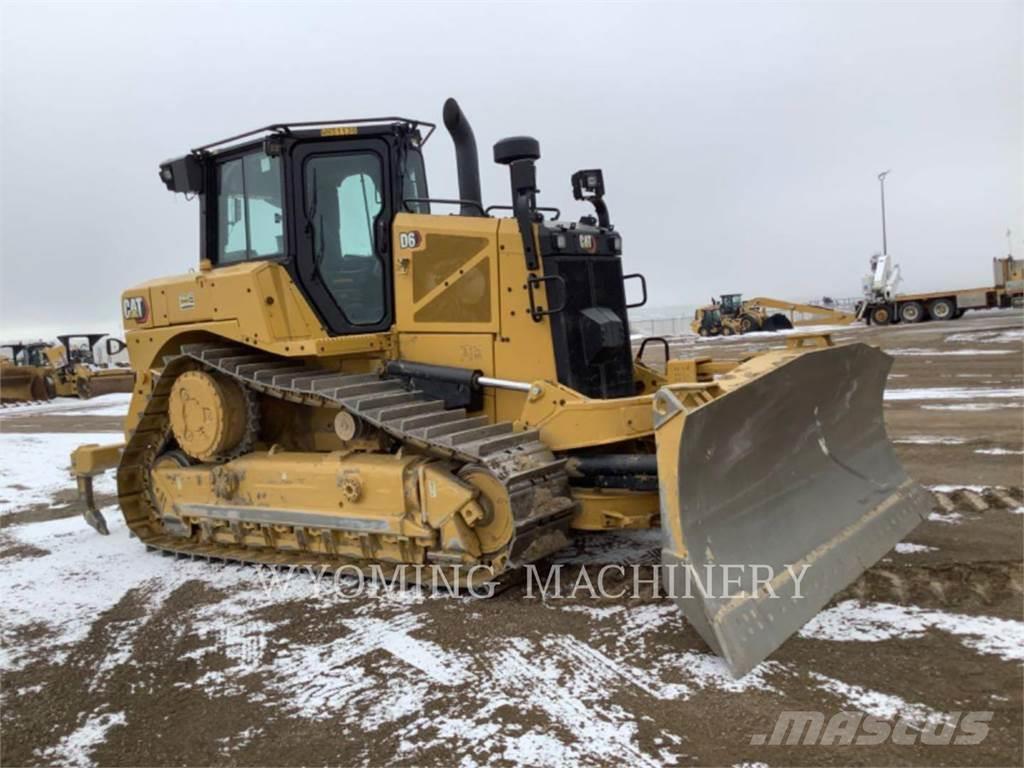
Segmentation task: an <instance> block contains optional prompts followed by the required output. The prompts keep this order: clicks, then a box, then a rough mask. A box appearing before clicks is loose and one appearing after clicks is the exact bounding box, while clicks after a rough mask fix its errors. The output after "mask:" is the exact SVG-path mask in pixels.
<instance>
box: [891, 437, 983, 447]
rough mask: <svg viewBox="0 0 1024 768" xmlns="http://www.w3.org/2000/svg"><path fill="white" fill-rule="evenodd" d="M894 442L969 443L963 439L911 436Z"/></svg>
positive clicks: (920, 443)
mask: <svg viewBox="0 0 1024 768" xmlns="http://www.w3.org/2000/svg"><path fill="white" fill-rule="evenodd" d="M893 442H894V443H897V444H900V445H903V444H906V445H963V444H964V443H966V442H967V441H966V440H964V439H963V438H962V437H943V436H941V435H910V436H909V437H897V438H893Z"/></svg>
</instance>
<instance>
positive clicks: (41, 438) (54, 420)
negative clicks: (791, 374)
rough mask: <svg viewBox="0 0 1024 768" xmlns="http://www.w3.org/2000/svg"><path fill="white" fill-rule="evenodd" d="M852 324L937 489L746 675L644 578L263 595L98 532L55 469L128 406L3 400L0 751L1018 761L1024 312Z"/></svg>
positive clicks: (266, 758)
mask: <svg viewBox="0 0 1024 768" xmlns="http://www.w3.org/2000/svg"><path fill="white" fill-rule="evenodd" d="M836 338H837V340H839V341H844V340H856V341H864V342H868V343H872V344H878V345H880V346H882V347H883V348H885V349H887V350H888V351H889V352H890V353H892V354H893V355H894V358H895V364H894V366H893V369H892V374H891V377H890V380H889V388H888V390H887V395H886V403H885V415H886V423H887V427H888V430H889V434H890V437H891V438H892V439H893V440H894V442H895V443H896V448H897V452H898V454H899V457H900V459H901V461H902V462H903V464H904V466H905V467H906V469H907V470H908V472H909V473H910V474H911V476H913V477H914V478H915V479H916V480H917V481H919V482H920V483H922V484H923V485H925V486H928V487H929V488H930V489H931V490H932V491H933V493H934V494H935V507H934V509H935V512H934V514H933V515H932V517H931V518H930V519H929V520H928V521H926V522H924V523H922V524H921V525H920V526H919V527H918V528H917V529H916V530H914V531H913V532H912V533H911V534H910V535H909V536H908V537H907V539H906V540H905V542H904V543H903V544H901V546H900V547H899V548H897V549H895V550H893V551H892V552H890V553H889V555H888V556H886V557H885V558H884V559H883V560H882V561H881V562H879V563H878V564H877V565H875V566H874V567H873V568H871V569H870V570H869V571H868V572H867V573H866V574H865V575H864V576H863V577H861V579H859V580H858V581H857V582H856V583H855V584H854V585H852V586H851V587H850V588H849V589H847V590H846V591H845V592H844V593H843V594H841V595H839V596H837V597H836V598H835V600H833V602H832V603H831V604H830V606H829V607H827V608H826V610H825V611H824V612H823V613H822V614H821V615H820V616H819V617H818V619H816V620H815V621H813V622H812V623H811V624H810V625H808V627H806V628H805V629H804V630H803V631H802V632H801V633H800V634H798V635H797V636H794V637H793V638H791V639H790V640H789V641H788V642H787V643H785V644H784V645H783V646H782V648H780V649H779V650H778V651H777V652H776V653H775V654H773V655H772V657H771V658H770V659H769V660H768V661H767V662H764V663H762V664H761V665H760V666H758V667H757V668H756V669H755V670H754V671H753V672H751V673H750V674H748V675H747V676H746V677H744V678H742V679H741V680H733V679H732V678H731V677H730V676H729V674H728V672H727V671H726V670H725V668H724V666H723V665H722V664H721V662H720V661H719V660H718V659H717V658H716V657H714V656H713V655H712V654H711V653H710V652H709V651H708V649H707V647H706V646H705V645H704V643H703V642H702V640H701V639H700V638H699V636H698V635H697V633H696V632H695V631H694V630H693V628H692V627H690V626H688V625H687V623H686V622H685V620H684V619H683V618H682V616H681V614H680V613H679V612H678V610H677V608H676V607H675V605H674V604H673V603H672V601H671V600H670V599H668V598H666V597H661V596H659V595H656V594H654V590H653V589H652V588H651V587H650V585H649V584H648V585H647V586H646V587H645V588H644V591H643V592H642V596H641V597H639V598H635V599H634V598H630V599H618V600H613V599H602V600H591V599H589V598H579V599H563V600H548V601H546V602H545V601H542V600H540V599H537V598H536V597H533V598H530V597H528V596H527V594H526V591H527V590H526V584H523V583H520V584H517V585H514V586H512V587H511V588H509V589H507V590H505V591H504V592H501V593H500V594H499V595H497V596H496V597H493V598H491V599H487V600H475V599H471V598H466V597H463V598H445V597H435V596H431V595H427V594H423V593H418V592H417V593H413V592H404V593H397V594H386V593H383V592H380V591H379V590H378V591H377V592H375V593H373V594H370V595H362V596H358V597H349V596H346V595H342V594H336V593H329V592H330V590H322V591H321V593H320V594H317V589H318V588H317V586H316V585H314V584H313V583H312V582H311V581H308V580H297V581H293V582H291V583H289V584H287V585H286V587H285V588H280V587H281V585H278V587H279V588H278V589H276V590H272V591H270V592H268V590H267V589H265V588H264V587H265V584H264V583H263V582H262V581H261V580H260V578H259V576H260V574H258V573H257V571H256V569H254V568H244V567H238V566H232V565H218V564H210V563H206V562H191V561H188V560H177V559H174V558H170V557H161V556H160V555H157V554H155V553H149V552H146V551H145V549H144V547H142V546H141V545H140V544H139V543H138V542H137V541H134V540H130V539H129V536H128V533H127V530H126V529H125V527H124V525H123V523H120V522H119V521H118V520H117V514H116V513H115V511H114V509H113V508H108V513H107V516H108V519H109V520H111V528H112V535H111V536H109V537H99V536H97V535H96V534H94V533H93V532H92V531H91V530H90V529H88V528H87V527H86V526H85V525H84V523H82V522H81V520H80V518H78V517H77V515H78V513H79V512H80V508H79V507H78V505H77V502H76V501H75V500H74V492H73V488H72V487H71V483H70V481H69V480H67V478H66V477H65V476H64V475H63V474H61V473H62V472H63V467H64V466H65V465H66V455H67V454H66V450H65V449H66V446H67V445H70V444H73V442H74V441H75V440H76V439H79V440H80V439H82V437H84V436H88V441H89V442H95V441H97V440H96V438H97V436H102V433H106V432H113V431H114V430H116V429H118V428H119V424H120V419H119V417H118V416H117V415H116V413H117V408H118V403H117V402H115V403H114V405H110V404H109V403H110V401H109V400H107V399H103V400H98V401H95V403H83V404H68V403H64V404H61V405H60V406H59V407H44V408H38V409H33V408H27V409H23V410H18V409H9V410H6V411H3V412H0V441H2V442H0V446H2V448H3V451H2V454H0V515H2V517H0V526H2V528H0V585H2V586H3V592H2V594H3V598H2V609H0V618H2V630H3V635H2V639H3V654H2V657H0V670H2V697H0V704H2V713H0V763H2V764H3V765H53V764H59V765H90V764H99V765H147V766H148V765H300V764H339V765H380V764H407V765H444V766H448V765H462V766H469V765H477V764H485V763H486V764H498V765H562V764H567V763H568V764H584V765H618V764H623V763H625V764H628V765H652V766H653V765H666V764H668V765H697V764H699V765H710V764H714V765H741V764H763V765H771V766H775V765H847V764H857V765H991V766H997V765H999V766H1001V765H1020V764H1021V763H1022V761H1024V753H1022V731H1024V719H1022V706H1024V701H1022V689H1024V677H1022V664H1021V662H1022V660H1024V652H1022V648H1024V615H1022V596H1024V587H1022V583H1024V577H1022V571H1021V563H1022V558H1024V553H1022V533H1024V528H1022V526H1024V514H1022V513H1024V498H1022V493H1024V488H1022V486H1024V478H1022V465H1024V421H1022V419H1024V315H1022V313H1021V312H1020V311H1001V312H986V313H978V314H969V315H967V316H965V317H964V318H962V319H959V320H956V321H952V322H947V323H926V324H921V325H916V326H907V327H891V328H855V329H850V330H843V331H839V332H837V333H836ZM781 343H782V340H781V338H780V337H778V336H765V335H760V334H758V335H756V336H753V337H743V338H732V339H716V340H711V341H705V340H698V339H697V338H696V337H689V338H686V339H681V340H679V341H676V342H674V343H673V350H672V351H673V355H676V356H693V355H702V354H714V355H715V356H724V357H732V358H736V357H741V356H743V355H744V354H749V352H750V351H753V350H755V349H762V348H765V347H769V346H772V345H779V344H781ZM650 354H651V355H654V354H655V353H654V352H653V350H652V351H651V352H650ZM121 407H123V404H121ZM80 436H82V437H80ZM107 437H108V439H109V440H110V441H114V440H116V439H117V435H114V434H111V435H108V436H107ZM61 462H65V464H61ZM62 478H63V479H62ZM98 490H99V492H100V499H101V502H105V503H106V504H113V503H114V498H113V495H112V494H113V485H112V484H111V483H109V481H107V484H106V485H101V486H100V488H99V489H98ZM658 546H659V538H658V532H657V531H648V532H638V533H632V534H603V535H587V536H579V537H577V538H576V540H575V541H574V542H573V544H572V546H571V547H570V549H569V550H567V551H566V552H565V553H563V554H562V555H560V556H559V557H558V558H557V559H556V561H555V562H556V563H561V564H564V565H566V566H567V567H568V571H567V573H566V574H563V579H565V578H566V577H567V576H568V577H569V578H573V577H574V575H575V574H577V573H578V570H579V569H581V568H586V569H589V570H594V571H596V569H598V568H600V567H601V565H603V564H608V563H615V564H621V565H624V566H626V565H633V564H638V565H641V566H645V567H649V566H650V565H651V564H653V563H655V562H657V558H658ZM641 570H643V569H641ZM328 593H329V594H328ZM786 710H788V711H793V710H798V711H818V712H822V713H824V716H825V718H826V720H827V719H828V718H829V717H831V716H832V715H834V714H836V713H839V712H856V713H863V714H866V715H873V716H876V717H880V718H883V719H886V720H888V721H895V719H896V718H897V717H901V716H902V717H917V718H929V717H932V718H934V717H949V716H952V715H953V713H957V714H959V713H962V712H968V711H985V712H990V713H992V714H991V719H990V720H989V721H988V722H989V730H988V735H987V736H986V738H985V739H984V740H983V741H982V742H981V743H980V744H977V745H973V746H968V745H955V744H954V745H946V746H940V745H931V746H930V745H927V744H924V743H921V742H922V741H923V739H916V741H917V743H915V744H912V745H896V744H893V743H890V742H885V743H882V744H879V745H875V746H865V745H849V746H802V745H795V746H794V745H779V746H771V745H762V746H758V745H757V744H756V739H753V737H755V736H756V735H758V734H770V733H771V732H772V729H773V727H774V725H775V722H776V719H777V718H778V717H779V715H780V713H781V712H783V711H786ZM752 739H753V742H754V743H752Z"/></svg>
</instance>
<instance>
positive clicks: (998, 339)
mask: <svg viewBox="0 0 1024 768" xmlns="http://www.w3.org/2000/svg"><path fill="white" fill-rule="evenodd" d="M946 341H947V342H950V341H952V342H960V341H968V342H974V343H977V342H981V343H982V344H1012V343H1015V342H1019V341H1024V329H1021V328H1013V329H1011V330H1008V331H964V332H961V333H951V334H949V335H948V336H947V337H946Z"/></svg>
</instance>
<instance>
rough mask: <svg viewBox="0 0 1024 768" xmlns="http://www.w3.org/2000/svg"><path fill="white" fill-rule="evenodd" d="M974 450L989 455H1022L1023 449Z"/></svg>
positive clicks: (1023, 454) (1023, 453)
mask: <svg viewBox="0 0 1024 768" xmlns="http://www.w3.org/2000/svg"><path fill="white" fill-rule="evenodd" d="M974 452H975V453H985V454H988V455H989V456H1024V451H1013V450H1010V449H1009V448H976V449H975V451H974Z"/></svg>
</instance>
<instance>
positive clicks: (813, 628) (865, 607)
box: [800, 600, 1024, 661]
mask: <svg viewBox="0 0 1024 768" xmlns="http://www.w3.org/2000/svg"><path fill="white" fill-rule="evenodd" d="M930 629H937V630H939V631H942V632H947V633H949V634H951V635H955V636H956V637H959V638H960V640H961V642H962V643H963V644H964V645H966V646H968V647H969V648H972V649H974V650H975V651H977V652H979V653H983V654H987V655H992V656H999V657H1000V658H1002V659H1004V660H1006V661H1024V622H1022V621H1014V620H1011V619H997V618H994V617H992V616H968V615H966V614H958V613H946V612H944V611H937V610H932V609H927V608H919V607H917V606H913V605H895V604H891V603H862V602H859V601H857V600H844V601H843V602H841V603H839V604H838V605H835V606H833V607H832V608H828V609H826V610H824V611H822V612H821V613H819V614H818V615H817V616H815V617H814V618H813V619H811V620H810V621H809V622H808V623H807V624H805V625H804V627H803V629H801V630H800V637H806V638H813V639H815V640H833V641H837V642H861V643H877V642H880V641H882V640H891V639H894V638H899V639H912V638H916V637H921V636H923V635H924V633H925V632H926V631H928V630H930Z"/></svg>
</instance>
